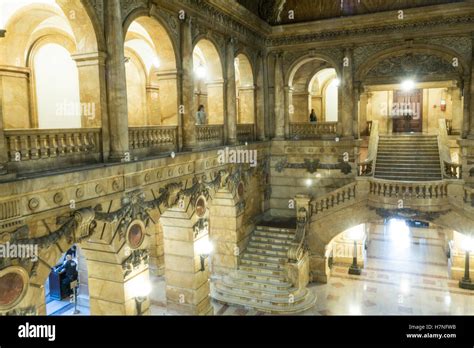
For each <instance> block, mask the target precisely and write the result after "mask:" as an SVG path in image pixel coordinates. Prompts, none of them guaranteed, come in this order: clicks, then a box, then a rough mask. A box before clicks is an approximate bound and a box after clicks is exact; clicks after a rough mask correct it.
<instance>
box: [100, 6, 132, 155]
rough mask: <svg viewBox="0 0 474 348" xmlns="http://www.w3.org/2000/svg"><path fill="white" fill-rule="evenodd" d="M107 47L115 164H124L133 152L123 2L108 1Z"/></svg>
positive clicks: (110, 118)
mask: <svg viewBox="0 0 474 348" xmlns="http://www.w3.org/2000/svg"><path fill="white" fill-rule="evenodd" d="M105 6H106V8H105V10H104V15H105V34H106V45H107V53H108V56H107V69H106V70H107V101H108V114H109V136H110V156H109V159H110V160H111V161H121V160H122V159H123V158H124V157H125V156H126V154H127V153H128V152H129V148H128V146H129V144H128V108H127V84H126V75H125V54H124V36H123V28H122V14H121V10H120V2H118V1H106V2H105Z"/></svg>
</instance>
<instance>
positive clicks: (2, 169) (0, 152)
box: [0, 79, 8, 175]
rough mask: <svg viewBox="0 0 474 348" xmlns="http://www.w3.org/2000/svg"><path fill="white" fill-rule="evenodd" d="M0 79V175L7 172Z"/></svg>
mask: <svg viewBox="0 0 474 348" xmlns="http://www.w3.org/2000/svg"><path fill="white" fill-rule="evenodd" d="M2 85H3V84H2V80H1V79H0V175H5V174H7V172H8V171H7V163H8V151H7V144H6V138H5V133H4V132H3V86H2Z"/></svg>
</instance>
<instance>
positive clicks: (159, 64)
mask: <svg viewBox="0 0 474 348" xmlns="http://www.w3.org/2000/svg"><path fill="white" fill-rule="evenodd" d="M152 64H153V66H154V67H155V68H157V69H158V68H159V67H160V66H161V61H160V58H158V57H155V58H153V62H152Z"/></svg>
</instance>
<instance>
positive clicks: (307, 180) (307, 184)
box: [306, 179, 313, 187]
mask: <svg viewBox="0 0 474 348" xmlns="http://www.w3.org/2000/svg"><path fill="white" fill-rule="evenodd" d="M311 185H313V180H311V179H306V186H308V187H310V186H311Z"/></svg>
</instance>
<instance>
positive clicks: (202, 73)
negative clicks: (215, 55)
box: [196, 64, 207, 80]
mask: <svg viewBox="0 0 474 348" xmlns="http://www.w3.org/2000/svg"><path fill="white" fill-rule="evenodd" d="M196 76H197V77H198V79H201V80H202V79H204V78H205V77H206V76H207V69H206V67H205V66H204V65H202V64H200V65H199V66H198V67H197V68H196Z"/></svg>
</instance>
